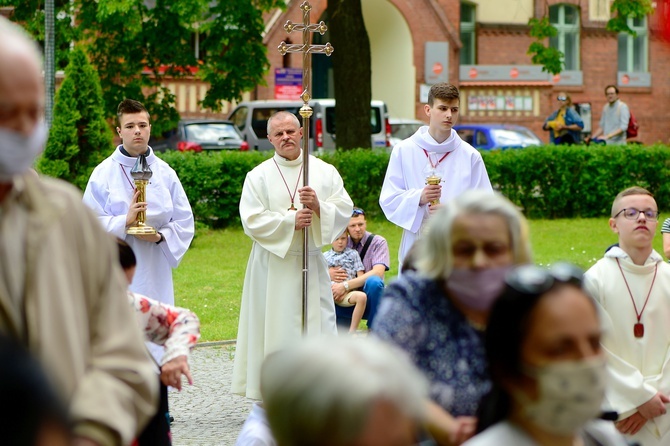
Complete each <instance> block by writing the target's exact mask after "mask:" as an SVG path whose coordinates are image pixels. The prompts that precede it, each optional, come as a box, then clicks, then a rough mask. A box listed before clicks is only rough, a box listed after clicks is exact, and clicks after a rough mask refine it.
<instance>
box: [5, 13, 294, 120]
mask: <svg viewBox="0 0 670 446" xmlns="http://www.w3.org/2000/svg"><path fill="white" fill-rule="evenodd" d="M0 5H6V6H14V7H15V12H14V16H13V17H12V20H14V21H17V22H21V23H22V24H24V26H26V29H28V30H29V31H30V32H31V33H32V34H33V36H34V37H35V38H36V39H37V40H43V36H44V11H43V9H44V4H43V2H42V1H40V0H0ZM277 7H279V8H284V7H285V2H284V1H283V0H221V1H217V2H211V1H210V0H151V1H149V0H96V1H89V0H56V18H57V29H56V39H57V45H56V47H57V49H59V51H58V53H57V58H58V60H59V61H60V62H59V65H57V66H60V67H63V66H64V64H63V61H64V60H66V59H67V51H68V49H69V45H70V43H71V42H73V41H76V42H79V43H81V44H83V45H85V49H86V52H87V53H88V54H89V56H90V57H91V62H92V63H93V65H94V66H95V67H96V69H97V70H98V74H99V77H100V82H101V85H102V90H103V92H104V104H105V110H106V114H107V116H108V117H109V118H113V117H114V112H115V110H116V106H117V105H118V103H119V102H120V101H121V100H123V99H124V98H133V99H138V100H140V101H142V102H144V104H145V106H146V107H147V109H148V111H149V113H150V114H151V116H152V127H153V131H154V133H161V132H163V131H165V130H167V129H169V128H172V127H174V125H175V124H176V122H177V121H178V120H179V115H178V113H177V111H176V109H175V96H174V94H173V92H172V91H170V90H169V89H168V88H166V87H164V86H163V82H164V80H165V78H166V77H176V78H179V77H184V76H189V75H193V73H195V76H197V77H199V78H201V79H203V80H205V81H207V82H209V83H210V84H211V87H210V88H209V90H208V91H207V94H206V97H205V98H204V100H203V101H202V104H201V105H202V107H205V108H211V109H213V110H219V109H220V108H221V106H222V104H223V101H230V100H236V99H240V98H241V94H242V92H244V91H249V90H252V89H253V88H255V87H256V86H257V85H258V84H262V83H264V75H265V73H266V71H267V70H268V68H269V62H268V60H267V57H266V48H265V45H264V44H263V40H262V34H263V31H264V26H265V24H264V21H263V15H262V14H263V12H264V11H269V10H271V9H272V8H277ZM75 12H76V20H73V16H74V15H75ZM72 23H74V26H71V24H72ZM196 36H198V37H197V38H199V42H198V46H199V55H196V52H195V50H194V46H195V43H194V42H195V40H196ZM198 56H199V57H198Z"/></svg>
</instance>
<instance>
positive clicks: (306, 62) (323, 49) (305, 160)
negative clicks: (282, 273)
mask: <svg viewBox="0 0 670 446" xmlns="http://www.w3.org/2000/svg"><path fill="white" fill-rule="evenodd" d="M300 10H301V11H302V23H293V22H292V21H290V20H288V21H287V22H286V23H285V24H284V29H285V30H286V32H287V33H292V32H293V31H302V44H290V45H289V44H287V43H286V42H283V41H282V43H280V44H279V47H278V48H277V49H278V50H279V53H280V54H281V55H282V56H284V55H285V54H286V53H302V94H301V95H300V98H301V99H302V102H303V105H302V107H300V116H302V166H303V168H302V171H303V177H302V185H303V187H306V186H308V184H309V119H310V118H311V116H312V107H310V106H309V100H310V99H311V98H312V95H311V93H310V89H311V86H310V79H311V76H312V54H313V53H317V54H325V55H326V56H330V55H331V54H333V51H334V49H333V46H332V45H331V44H330V42H329V43H326V44H325V45H312V44H311V43H310V42H311V40H312V35H311V34H310V33H314V32H318V33H319V34H321V35H324V34H325V32H326V31H327V30H328V27H327V26H326V24H325V23H323V21H321V22H319V23H310V22H309V15H310V11H311V10H312V6H311V5H310V4H309V2H307V1H304V2H302V4H301V5H300ZM308 273H309V232H308V228H303V230H302V333H303V335H306V334H307V291H308V287H307V278H308Z"/></svg>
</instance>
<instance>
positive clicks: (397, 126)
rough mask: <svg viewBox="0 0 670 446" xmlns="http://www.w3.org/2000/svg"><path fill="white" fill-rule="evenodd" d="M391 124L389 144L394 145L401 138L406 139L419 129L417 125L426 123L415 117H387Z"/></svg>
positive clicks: (421, 125)
mask: <svg viewBox="0 0 670 446" xmlns="http://www.w3.org/2000/svg"><path fill="white" fill-rule="evenodd" d="M389 124H390V125H391V137H390V138H389V146H390V147H391V148H393V147H395V145H396V144H398V143H399V142H400V141H402V140H403V139H407V138H409V137H410V136H412V135H413V134H414V133H416V131H417V130H419V127H423V126H424V125H428V124H426V123H425V122H423V121H419V120H417V119H403V118H389Z"/></svg>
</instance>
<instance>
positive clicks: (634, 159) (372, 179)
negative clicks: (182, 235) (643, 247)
mask: <svg viewBox="0 0 670 446" xmlns="http://www.w3.org/2000/svg"><path fill="white" fill-rule="evenodd" d="M270 155H271V152H270V153H268V152H265V153H262V152H261V153H258V152H255V153H254V152H252V153H239V152H236V153H228V152H218V153H217V152H215V153H199V154H197V153H179V152H168V153H164V154H161V157H162V158H163V159H165V161H167V162H168V163H169V164H170V165H171V166H172V167H173V168H174V169H175V170H176V171H177V174H178V175H179V178H180V179H181V182H182V184H183V186H184V189H185V191H186V194H187V195H188V197H189V200H190V202H191V206H192V207H193V212H194V214H195V216H196V220H197V221H199V222H201V223H204V224H206V225H208V226H211V227H225V226H230V225H239V224H240V221H239V212H238V204H239V196H240V193H241V192H242V184H243V182H244V177H245V175H246V173H247V172H248V171H250V170H251V169H253V167H254V166H256V165H258V164H259V163H261V162H262V161H263V160H265V159H267V158H268V157H269V156H270ZM482 156H483V157H484V162H485V164H486V168H487V170H488V173H489V177H490V179H491V183H492V184H493V185H494V187H495V188H496V189H497V190H499V191H500V192H502V193H503V194H504V195H505V196H506V197H508V198H509V199H510V200H512V201H513V202H514V203H516V204H517V205H519V206H520V207H521V208H522V209H523V210H524V212H525V213H526V215H527V216H529V217H532V218H571V217H596V216H602V215H607V214H608V213H609V210H610V206H611V204H612V199H613V198H614V196H615V195H616V193H617V192H618V191H620V190H622V189H624V188H626V187H629V186H633V185H639V186H642V187H646V188H648V189H649V190H650V191H651V192H652V193H654V194H655V195H656V201H657V202H658V205H659V208H660V209H666V210H667V209H670V181H668V178H669V177H670V150H669V149H668V147H667V146H664V145H655V146H649V147H642V146H630V145H629V146H621V147H611V146H610V147H607V146H597V147H586V146H567V147H566V146H542V147H533V148H527V149H523V150H505V151H493V152H484V153H482ZM322 158H323V159H324V160H325V161H326V162H329V163H331V164H333V165H334V166H335V167H336V168H337V169H338V170H339V172H340V174H341V175H342V178H343V179H344V185H345V187H346V189H347V191H348V192H349V194H350V195H351V197H352V199H353V200H354V203H355V204H356V205H357V206H360V207H362V208H364V209H365V210H366V213H367V214H368V215H369V216H370V217H371V218H375V217H380V216H382V212H381V209H380V208H379V204H378V200H379V191H380V188H381V185H382V182H383V179H384V174H385V172H386V166H387V164H388V159H389V154H388V153H386V152H384V151H371V150H366V149H360V150H353V151H346V152H344V151H338V152H334V153H328V154H326V155H323V156H322Z"/></svg>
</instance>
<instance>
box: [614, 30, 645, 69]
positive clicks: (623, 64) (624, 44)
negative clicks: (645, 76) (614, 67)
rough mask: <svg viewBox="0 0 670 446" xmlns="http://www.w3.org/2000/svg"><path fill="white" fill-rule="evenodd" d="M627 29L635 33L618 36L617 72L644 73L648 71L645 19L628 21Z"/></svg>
mask: <svg viewBox="0 0 670 446" xmlns="http://www.w3.org/2000/svg"><path fill="white" fill-rule="evenodd" d="M628 27H629V28H630V29H632V30H633V31H635V32H636V33H637V36H632V35H630V34H628V33H620V34H619V51H618V54H619V71H638V72H646V71H648V69H649V31H648V28H647V18H646V17H643V18H641V19H630V18H629V19H628Z"/></svg>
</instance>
